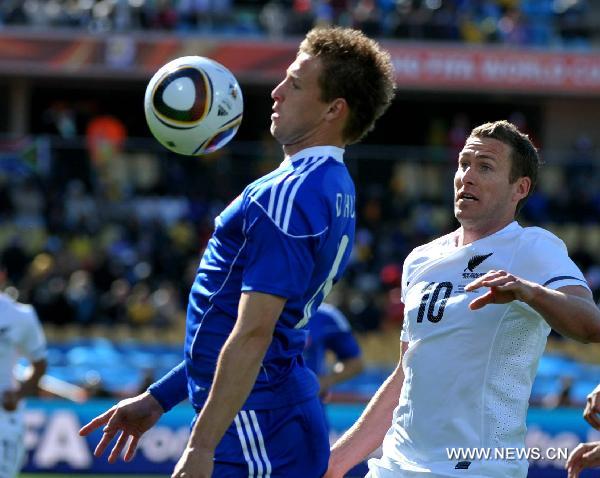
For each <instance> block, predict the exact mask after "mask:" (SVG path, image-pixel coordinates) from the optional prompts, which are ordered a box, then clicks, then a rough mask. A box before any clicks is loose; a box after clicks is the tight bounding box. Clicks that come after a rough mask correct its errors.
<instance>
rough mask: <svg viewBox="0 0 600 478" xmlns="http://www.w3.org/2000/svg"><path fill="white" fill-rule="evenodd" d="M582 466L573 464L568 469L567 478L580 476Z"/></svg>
mask: <svg viewBox="0 0 600 478" xmlns="http://www.w3.org/2000/svg"><path fill="white" fill-rule="evenodd" d="M581 470H582V468H581V466H573V467H572V468H569V469H568V470H567V478H579V473H580V472H581Z"/></svg>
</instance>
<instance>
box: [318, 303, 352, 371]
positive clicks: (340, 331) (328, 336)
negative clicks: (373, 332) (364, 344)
mask: <svg viewBox="0 0 600 478" xmlns="http://www.w3.org/2000/svg"><path fill="white" fill-rule="evenodd" d="M320 310H321V311H322V312H323V313H322V316H321V317H322V320H323V321H324V330H325V347H326V348H327V350H331V351H332V352H333V353H334V354H335V356H336V357H337V359H338V360H347V359H351V358H356V357H360V355H361V350H360V345H359V344H358V342H357V340H356V338H355V337H354V335H353V334H352V329H351V327H350V324H349V323H348V320H347V319H346V317H345V316H344V315H343V314H342V313H341V312H340V311H339V310H337V309H333V310H331V311H327V312H325V311H324V310H323V309H320Z"/></svg>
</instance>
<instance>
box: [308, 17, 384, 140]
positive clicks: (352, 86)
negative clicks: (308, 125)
mask: <svg viewBox="0 0 600 478" xmlns="http://www.w3.org/2000/svg"><path fill="white" fill-rule="evenodd" d="M299 52H304V53H308V54H309V55H312V56H316V57H318V58H320V59H321V62H322V65H323V71H322V73H321V76H320V78H319V86H320V88H321V100H322V101H332V100H334V99H336V98H344V99H345V100H346V102H347V103H348V106H349V110H350V113H349V115H348V120H347V121H346V125H345V127H344V130H343V132H342V134H343V136H344V139H345V140H346V141H348V143H355V142H357V141H359V140H360V139H361V138H363V137H364V136H365V135H366V134H367V133H368V132H369V131H371V130H372V129H373V126H374V125H375V121H376V120H377V119H378V118H379V117H380V116H381V115H382V114H383V113H384V112H385V110H386V109H387V108H388V106H389V105H390V103H391V101H392V98H393V97H394V87H395V84H394V67H393V65H392V62H391V58H390V54H389V53H388V52H387V51H385V50H383V49H382V48H381V47H380V46H379V44H378V43H377V42H375V41H374V40H371V39H370V38H368V37H367V36H365V35H364V34H363V33H362V32H360V31H358V30H354V29H351V28H340V27H335V28H322V27H317V28H314V29H312V30H311V31H310V32H308V34H307V35H306V38H305V39H304V40H303V41H302V43H301V44H300V49H299Z"/></svg>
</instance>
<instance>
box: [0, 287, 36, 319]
mask: <svg viewBox="0 0 600 478" xmlns="http://www.w3.org/2000/svg"><path fill="white" fill-rule="evenodd" d="M0 309H2V310H3V313H6V314H12V315H13V316H14V315H17V316H21V317H36V313H35V309H34V308H33V306H31V305H30V304H23V303H21V302H17V301H16V300H15V299H13V298H12V297H11V296H9V295H8V294H5V293H3V292H0Z"/></svg>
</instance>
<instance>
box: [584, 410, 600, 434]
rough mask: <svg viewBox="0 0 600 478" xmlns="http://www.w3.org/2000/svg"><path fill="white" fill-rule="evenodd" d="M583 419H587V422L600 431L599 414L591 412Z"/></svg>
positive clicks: (585, 414)
mask: <svg viewBox="0 0 600 478" xmlns="http://www.w3.org/2000/svg"><path fill="white" fill-rule="evenodd" d="M583 418H585V419H586V421H587V422H588V423H589V424H590V425H591V426H593V427H594V428H595V429H596V430H600V417H599V416H598V413H596V412H595V411H593V410H589V411H588V412H587V413H584V414H583Z"/></svg>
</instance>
